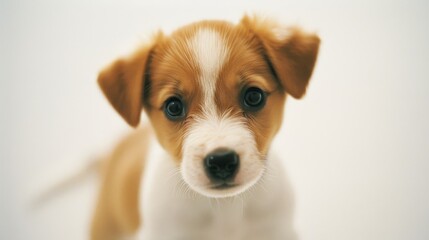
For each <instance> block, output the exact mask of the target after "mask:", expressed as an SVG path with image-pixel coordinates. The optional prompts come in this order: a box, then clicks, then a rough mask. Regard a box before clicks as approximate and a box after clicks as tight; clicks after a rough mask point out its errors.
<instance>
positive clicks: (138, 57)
mask: <svg viewBox="0 0 429 240" xmlns="http://www.w3.org/2000/svg"><path fill="white" fill-rule="evenodd" d="M161 37H162V35H161V33H160V34H158V36H156V37H155V39H154V40H153V41H152V42H150V43H149V44H147V45H146V46H144V47H142V48H140V49H139V50H138V51H136V52H135V53H134V54H133V55H131V56H129V57H128V58H122V59H119V60H117V61H115V62H113V63H112V64H111V65H110V66H108V67H107V68H105V69H104V70H103V71H101V72H100V74H99V75H98V80H97V81H98V85H99V86H100V88H101V90H102V91H103V93H104V95H105V96H106V97H107V99H108V100H109V102H110V104H111V105H112V106H113V108H114V109H115V110H116V111H117V112H118V113H119V115H121V116H122V118H123V119H124V120H125V121H126V122H127V123H128V124H129V125H131V126H132V127H136V126H137V125H138V124H139V122H140V114H141V111H142V105H143V104H142V101H143V87H144V82H145V80H146V78H147V76H146V75H147V74H146V73H147V71H148V68H149V66H148V65H149V64H148V63H149V62H150V56H151V54H152V52H153V48H154V46H155V43H156V42H157V41H158V40H159V39H160V38H161Z"/></svg>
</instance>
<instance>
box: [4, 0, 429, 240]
mask: <svg viewBox="0 0 429 240" xmlns="http://www.w3.org/2000/svg"><path fill="white" fill-rule="evenodd" d="M158 2H159V1H157V2H156V3H155V1H154V2H153V3H149V2H148V1H143V0H142V1H137V0H135V1H132V2H127V3H125V1H113V0H111V1H103V3H101V1H74V2H72V1H38V0H35V1H34V0H33V1H29V0H28V1H19V0H18V1H5V0H1V1H0V31H1V32H0V34H1V35H0V83H1V85H0V86H1V87H0V101H1V104H0V107H1V111H0V114H1V124H0V131H1V138H0V147H1V151H0V211H1V212H0V239H64V240H67V239H70V240H76V239H86V236H87V228H88V222H89V216H90V214H91V211H92V208H93V204H94V203H93V201H94V196H95V189H96V180H95V178H93V179H92V180H87V181H86V182H85V183H82V184H81V185H79V186H76V187H75V188H72V189H70V190H69V191H67V192H65V193H63V194H62V195H60V196H59V197H58V198H56V199H54V200H52V201H50V202H48V204H47V205H44V206H43V207H41V208H39V209H37V210H35V211H29V210H28V209H29V207H28V195H29V193H30V192H34V190H35V189H36V188H35V186H38V185H37V182H38V181H39V180H40V179H43V178H49V176H50V175H55V174H54V173H55V172H57V171H56V170H53V169H57V170H58V169H61V167H62V166H70V165H73V164H75V163H76V164H79V163H82V162H84V161H85V159H86V157H82V156H92V155H93V154H98V153H100V152H102V151H104V150H106V149H108V148H109V147H110V146H111V145H112V144H113V143H114V142H115V141H117V139H118V137H119V136H121V135H122V134H124V133H125V131H126V130H127V129H128V128H127V127H126V125H125V123H124V122H123V121H122V120H121V119H120V117H119V116H117V115H116V113H115V112H114V111H113V110H112V109H111V108H110V106H109V105H108V104H107V102H106V101H105V99H104V98H103V97H102V95H101V94H100V91H99V90H98V88H97V86H96V84H95V79H96V75H97V72H98V71H99V70H100V69H101V67H102V66H104V65H106V64H107V63H109V61H111V60H113V59H114V58H115V57H117V56H119V54H122V53H125V52H126V51H125V50H129V49H133V47H135V46H137V45H138V42H139V41H141V40H144V39H145V38H146V37H147V36H150V35H151V33H153V32H154V31H156V30H157V29H158V28H159V27H161V28H162V29H164V30H167V31H170V30H172V29H175V28H176V27H179V26H181V25H183V24H185V23H189V22H192V21H195V20H201V19H207V18H216V19H227V20H232V21H238V19H239V18H240V17H241V16H242V14H243V12H245V11H248V12H254V11H256V12H261V13H265V14H267V15H269V16H276V17H277V18H278V19H280V20H282V22H285V23H289V24H290V23H298V24H301V25H304V26H305V27H307V29H310V30H316V31H317V32H318V33H319V34H320V36H321V39H322V46H321V51H320V58H319V60H318V63H317V67H316V71H315V73H314V76H313V81H312V83H311V86H310V89H309V91H308V93H307V96H306V97H305V99H304V100H302V101H295V100H292V99H289V102H288V104H287V109H286V118H285V124H284V125H283V128H282V130H281V132H280V133H279V137H278V138H277V141H276V143H275V147H276V148H277V149H278V150H277V152H279V151H282V152H281V153H282V154H283V155H284V156H285V159H286V164H287V166H288V169H287V171H288V173H289V175H290V180H291V182H292V184H293V187H294V189H295V194H296V199H297V206H296V226H297V229H298V233H299V234H300V236H301V239H303V240H313V239H317V240H343V239H347V240H354V239H356V240H362V239H365V240H379V239H389V240H390V239H391V240H396V239H398V240H399V239H401V240H405V239H407V240H408V239H413V240H425V239H429V228H428V227H427V226H428V223H429V206H428V203H429V177H428V172H429V161H428V160H429V150H428V148H429V126H428V123H429V113H428V109H429V106H428V105H429V73H428V67H429V66H428V65H429V47H428V43H429V28H428V26H427V23H428V22H429V19H428V17H427V12H428V10H429V2H427V1H405V0H404V1H370V0H365V1H355V2H349V3H346V2H345V1H333V0H330V1H324V2H323V3H310V2H309V1H235V2H233V1H227V0H216V1H211V2H209V3H203V2H202V1H199V4H192V3H190V1H185V2H184V1H181V2H182V3H181V4H179V3H178V2H179V1H169V2H163V3H158Z"/></svg>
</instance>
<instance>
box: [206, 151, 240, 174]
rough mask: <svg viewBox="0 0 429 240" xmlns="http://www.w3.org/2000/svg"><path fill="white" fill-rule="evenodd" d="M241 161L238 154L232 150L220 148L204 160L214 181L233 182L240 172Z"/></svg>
mask: <svg viewBox="0 0 429 240" xmlns="http://www.w3.org/2000/svg"><path fill="white" fill-rule="evenodd" d="M239 162H240V159H239V157H238V154H237V153H236V152H234V151H233V150H230V149H225V148H219V149H216V150H214V151H213V152H211V153H209V154H208V155H207V156H206V157H205V158H204V167H205V170H206V173H207V175H208V176H209V177H210V178H211V179H212V180H214V181H228V180H231V179H232V178H233V177H234V176H235V174H236V173H237V170H238V165H239Z"/></svg>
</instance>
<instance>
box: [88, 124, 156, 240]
mask: <svg viewBox="0 0 429 240" xmlns="http://www.w3.org/2000/svg"><path fill="white" fill-rule="evenodd" d="M149 135H150V128H149V127H145V128H142V129H139V130H137V131H135V132H133V133H132V134H130V135H129V136H127V137H126V138H125V139H124V140H122V142H120V143H119V144H118V146H117V147H116V148H115V149H114V151H113V152H112V154H111V155H110V156H109V157H108V159H106V161H105V163H104V166H103V172H102V174H103V178H102V184H101V190H100V193H99V196H98V201H97V206H96V209H95V213H94V217H93V220H92V226H91V239H92V240H110V239H112V240H114V239H123V237H126V236H129V235H132V234H133V233H134V232H135V231H136V230H137V229H138V227H139V226H140V224H141V219H140V216H139V209H138V208H139V188H140V184H141V183H140V182H141V179H142V178H141V175H142V172H143V169H144V162H145V157H146V153H147V149H148V145H149Z"/></svg>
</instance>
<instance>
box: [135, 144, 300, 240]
mask: <svg viewBox="0 0 429 240" xmlns="http://www.w3.org/2000/svg"><path fill="white" fill-rule="evenodd" d="M149 161H150V162H149V163H148V164H147V165H148V166H147V170H146V174H145V179H144V184H142V189H141V199H142V201H141V203H140V209H141V211H142V212H141V216H142V217H143V221H142V222H143V226H142V227H141V229H140V231H139V233H138V235H137V239H139V240H280V239H281V240H289V239H291V240H293V239H296V236H295V233H294V229H293V225H292V211H293V199H292V194H291V190H290V188H289V186H288V184H287V182H286V178H285V176H284V171H283V168H282V164H281V163H280V162H279V161H278V160H276V159H274V158H270V159H269V160H268V164H267V171H266V172H265V175H264V176H263V178H262V179H261V180H260V181H259V182H258V183H257V184H256V185H255V186H254V187H252V188H251V189H250V190H248V191H246V192H245V193H243V194H240V195H239V196H235V197H231V198H223V199H213V198H207V197H205V196H202V195H200V194H198V193H196V192H194V191H192V190H190V189H189V188H188V187H187V186H186V184H185V183H184V182H183V180H182V178H181V175H180V172H179V168H178V166H176V165H175V163H174V162H173V161H172V160H171V159H168V157H166V156H165V154H163V153H161V155H160V151H159V150H158V151H155V152H154V153H153V154H151V156H150V159H149Z"/></svg>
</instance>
